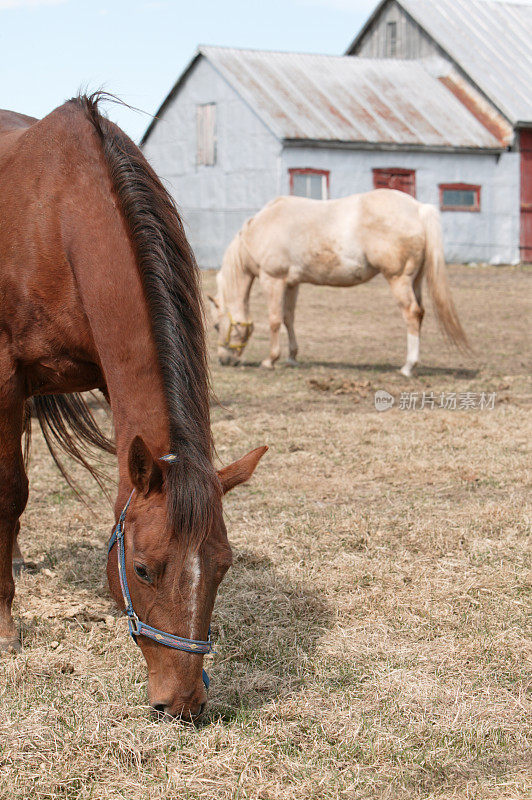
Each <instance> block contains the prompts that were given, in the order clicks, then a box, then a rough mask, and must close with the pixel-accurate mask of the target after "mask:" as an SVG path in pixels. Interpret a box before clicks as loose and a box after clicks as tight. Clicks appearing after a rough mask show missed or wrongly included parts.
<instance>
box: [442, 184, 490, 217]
mask: <svg viewBox="0 0 532 800" xmlns="http://www.w3.org/2000/svg"><path fill="white" fill-rule="evenodd" d="M440 208H441V210H442V211H480V186H474V185H472V184H470V183H440Z"/></svg>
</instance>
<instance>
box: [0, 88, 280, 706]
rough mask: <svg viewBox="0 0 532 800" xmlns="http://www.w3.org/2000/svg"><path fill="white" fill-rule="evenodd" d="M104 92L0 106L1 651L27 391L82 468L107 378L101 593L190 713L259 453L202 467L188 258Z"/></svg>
mask: <svg viewBox="0 0 532 800" xmlns="http://www.w3.org/2000/svg"><path fill="white" fill-rule="evenodd" d="M99 99H100V97H99V95H93V96H91V97H78V98H75V99H74V100H71V101H69V102H68V103H65V105H63V106H61V107H60V108H58V109H56V110H55V111H53V112H52V113H51V114H50V115H49V116H47V117H45V118H44V119H43V120H40V121H37V120H34V119H32V118H29V117H24V116H22V115H17V114H14V113H12V112H0V184H1V187H2V191H1V192H0V645H1V647H2V648H4V649H5V648H14V649H18V648H19V647H20V643H19V640H18V637H17V633H16V628H15V625H14V623H13V619H12V616H11V603H12V600H13V595H14V582H13V578H12V569H11V562H12V555H13V549H14V543H15V539H16V535H17V532H18V527H19V522H18V520H19V517H20V515H21V514H22V512H23V510H24V507H25V505H26V501H27V497H28V481H27V477H26V471H25V464H24V458H23V452H22V448H21V438H22V436H23V432H24V429H25V428H27V423H28V420H29V414H28V406H27V402H28V398H31V397H33V402H34V405H35V408H36V411H37V416H38V417H39V419H40V421H41V425H42V426H43V429H44V433H45V436H46V437H47V441H48V442H49V444H50V445H53V442H54V441H55V442H56V443H57V442H59V444H61V445H62V446H63V448H64V449H65V450H66V451H68V452H69V453H70V454H71V455H73V456H75V457H77V458H78V460H80V461H82V462H83V463H85V464H86V459H85V457H84V453H85V452H86V446H87V444H88V443H91V444H96V445H99V446H100V447H103V448H104V449H107V450H110V451H113V450H114V449H115V448H114V445H113V443H112V442H110V441H109V440H108V439H106V438H105V436H104V435H103V434H102V433H101V431H99V429H98V427H97V425H96V422H95V421H94V419H93V418H92V417H91V415H90V412H89V411H88V409H87V407H86V405H85V404H84V401H83V399H82V398H81V397H80V396H79V395H77V394H70V393H77V392H82V391H85V390H87V389H93V388H97V389H100V390H101V391H102V392H103V394H104V395H105V396H106V397H107V399H108V401H109V403H110V406H111V409H112V412H113V419H114V425H115V435H116V453H117V456H118V468H119V485H118V497H117V499H116V506H115V513H116V518H117V519H118V518H119V515H120V520H119V524H118V526H117V529H116V530H115V534H114V535H113V537H112V539H111V542H110V547H109V557H108V563H107V574H108V580H109V586H110V590H111V593H112V595H113V596H114V598H115V599H116V601H117V602H118V603H119V604H120V605H122V606H123V607H124V608H125V610H126V612H127V614H128V618H129V623H130V630H131V633H132V635H133V637H134V638H135V640H136V641H137V643H138V644H139V645H140V647H141V650H142V652H143V654H144V657H145V659H146V662H147V665H148V671H149V682H148V692H149V699H150V702H151V704H152V706H153V707H154V709H155V710H156V711H157V712H158V713H161V714H163V715H169V716H173V717H174V716H182V717H184V718H188V719H190V718H196V717H197V716H198V715H199V714H200V713H201V711H202V709H203V707H204V705H205V702H206V688H207V678H206V675H205V674H204V673H203V670H202V662H203V654H204V653H206V652H208V651H209V650H210V649H211V644H210V637H209V627H210V619H211V614H212V610H213V605H214V599H215V595H216V591H217V587H218V585H219V583H220V581H221V580H222V578H223V576H224V574H225V572H226V570H227V569H228V567H229V566H230V564H231V549H230V547H229V543H228V540H227V533H226V529H225V525H224V521H223V517H222V505H221V497H222V494H223V493H224V492H226V491H228V490H229V489H231V488H233V487H234V486H236V485H238V484H239V483H242V482H243V481H245V480H247V479H248V478H249V477H250V476H251V474H252V473H253V470H254V469H255V467H256V465H257V463H258V461H259V459H260V457H261V456H262V455H263V453H264V451H265V450H266V448H259V449H257V450H254V451H253V452H251V453H249V454H248V455H247V456H244V457H243V458H242V459H240V461H237V462H235V463H234V464H232V465H231V466H229V467H225V469H222V470H221V471H220V472H218V473H216V471H215V469H214V467H213V463H212V437H211V430H210V421H209V381H208V372H207V362H206V349H205V341H204V329H203V317H202V302H201V295H200V288H199V282H198V271H197V267H196V264H195V261H194V257H193V254H192V252H191V250H190V248H189V245H188V242H187V240H186V237H185V234H184V232H183V227H182V225H181V221H180V219H179V216H178V214H177V211H176V208H175V206H174V204H173V202H172V200H171V199H170V197H169V195H168V193H167V192H166V190H165V189H164V188H163V186H162V184H161V183H160V181H159V179H158V178H157V176H156V175H155V173H154V172H153V170H152V169H151V168H150V166H149V165H148V163H147V162H146V160H145V159H144V157H143V156H142V154H141V152H140V151H139V149H138V148H137V147H136V146H135V145H134V144H133V142H132V141H131V140H130V139H128V137H127V136H126V135H125V134H124V133H123V132H122V131H121V130H120V129H119V128H118V127H116V126H115V125H113V124H112V123H111V122H109V121H108V120H107V119H106V118H105V117H103V116H102V115H101V114H100V113H99V110H98V101H99ZM65 393H68V394H65ZM86 465H87V464H86ZM128 498H129V499H128ZM122 509H124V511H123V512H122V514H120V512H121V510H122ZM126 510H127V519H125V517H126ZM16 554H17V551H15V555H16ZM202 678H203V680H202Z"/></svg>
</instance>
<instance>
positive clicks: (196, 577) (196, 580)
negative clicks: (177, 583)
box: [188, 553, 201, 639]
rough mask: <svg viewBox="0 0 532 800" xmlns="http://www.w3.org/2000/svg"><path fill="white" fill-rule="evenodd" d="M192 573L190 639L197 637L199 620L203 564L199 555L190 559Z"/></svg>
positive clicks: (190, 571)
mask: <svg viewBox="0 0 532 800" xmlns="http://www.w3.org/2000/svg"><path fill="white" fill-rule="evenodd" d="M189 573H190V600H189V617H190V628H189V633H188V638H189V639H195V638H196V637H197V635H198V634H197V619H198V594H199V585H200V579H201V562H200V557H199V555H198V553H196V554H195V555H194V556H192V557H191V559H190V565H189Z"/></svg>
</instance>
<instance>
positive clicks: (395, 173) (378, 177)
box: [373, 167, 416, 197]
mask: <svg viewBox="0 0 532 800" xmlns="http://www.w3.org/2000/svg"><path fill="white" fill-rule="evenodd" d="M373 186H374V187H375V189H397V190H398V191H399V192H406V194H410V195H412V197H415V196H416V171H415V169H401V168H400V167H391V168H389V169H374V170H373Z"/></svg>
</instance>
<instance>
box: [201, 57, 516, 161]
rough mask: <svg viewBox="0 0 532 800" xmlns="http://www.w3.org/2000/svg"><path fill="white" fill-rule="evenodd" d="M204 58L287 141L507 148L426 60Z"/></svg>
mask: <svg viewBox="0 0 532 800" xmlns="http://www.w3.org/2000/svg"><path fill="white" fill-rule="evenodd" d="M199 53H200V54H201V55H202V56H204V57H205V58H206V59H208V61H209V62H210V63H211V64H212V66H213V67H214V68H215V69H216V70H218V72H219V73H220V74H221V75H222V76H223V77H224V78H225V79H226V80H227V81H228V82H229V83H230V84H231V86H232V87H233V88H234V89H235V90H236V91H237V92H238V93H239V94H240V95H241V96H242V98H243V99H244V100H245V101H246V102H247V103H248V104H249V105H250V106H251V107H252V108H253V109H254V110H255V112H256V113H257V114H258V115H259V116H260V117H261V118H262V120H263V121H264V122H265V124H266V125H267V126H268V127H269V128H270V129H271V130H272V132H273V133H274V134H275V135H276V136H277V137H278V138H279V139H282V140H311V141H314V142H324V143H327V142H338V143H371V144H386V145H390V144H392V145H396V146H420V147H430V148H435V149H439V148H466V149H468V148H472V149H478V148H487V149H494V150H500V149H502V146H503V145H504V142H502V141H501V138H500V137H497V136H496V135H495V134H494V133H493V132H490V130H488V129H487V128H486V127H485V125H483V124H482V122H480V121H479V119H478V118H477V117H476V116H475V115H474V113H472V112H471V111H470V110H469V109H468V108H467V107H466V106H465V105H464V104H463V103H462V102H460V100H459V99H458V98H457V97H456V96H455V94H453V93H452V92H451V91H449V90H448V89H447V88H446V87H445V86H444V85H443V83H442V82H441V81H440V80H438V78H437V77H435V76H433V75H431V74H430V72H429V71H428V70H427V69H425V67H424V66H423V65H422V63H421V62H419V61H391V60H390V59H362V58H353V57H351V56H347V57H346V56H322V55H307V54H300V53H277V52H265V51H257V50H236V49H230V48H222V47H200V49H199ZM491 113H492V116H494V115H495V116H497V115H496V114H495V112H491Z"/></svg>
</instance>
